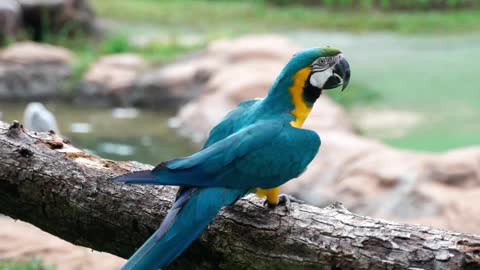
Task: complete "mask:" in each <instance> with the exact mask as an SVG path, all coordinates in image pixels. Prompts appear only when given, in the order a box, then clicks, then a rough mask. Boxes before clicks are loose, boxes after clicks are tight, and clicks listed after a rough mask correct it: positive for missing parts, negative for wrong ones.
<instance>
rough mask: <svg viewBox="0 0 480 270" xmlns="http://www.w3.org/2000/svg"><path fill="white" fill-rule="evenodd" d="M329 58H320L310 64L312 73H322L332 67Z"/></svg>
mask: <svg viewBox="0 0 480 270" xmlns="http://www.w3.org/2000/svg"><path fill="white" fill-rule="evenodd" d="M330 58H331V57H320V58H318V59H317V60H315V62H313V64H312V71H314V72H318V71H324V70H326V69H327V68H329V67H330V66H331V65H332V63H333V62H332V61H334V60H331V59H330Z"/></svg>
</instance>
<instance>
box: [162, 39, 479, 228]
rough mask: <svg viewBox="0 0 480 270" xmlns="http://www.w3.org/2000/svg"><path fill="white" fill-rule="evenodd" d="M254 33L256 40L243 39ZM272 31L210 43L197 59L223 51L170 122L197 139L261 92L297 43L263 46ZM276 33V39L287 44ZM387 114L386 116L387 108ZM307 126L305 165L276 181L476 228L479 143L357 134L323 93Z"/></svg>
mask: <svg viewBox="0 0 480 270" xmlns="http://www.w3.org/2000/svg"><path fill="white" fill-rule="evenodd" d="M255 39H258V44H259V45H258V46H255V45H248V44H255ZM270 39H272V37H267V38H264V37H248V38H246V39H236V40H230V41H222V42H219V43H215V44H214V45H212V46H210V47H209V48H208V50H207V53H206V55H204V56H203V58H202V61H206V60H205V57H207V56H209V55H210V54H209V52H214V53H212V54H211V55H210V57H211V58H212V59H219V58H220V59H222V61H220V63H221V64H220V65H219V66H213V68H209V69H208V76H206V77H205V78H206V79H205V80H204V82H203V83H200V84H198V85H197V87H199V88H200V89H201V90H199V91H200V92H204V93H205V94H204V95H201V96H200V97H198V98H196V99H195V100H192V101H190V102H189V103H188V104H187V105H185V106H184V107H183V108H182V109H181V110H180V111H179V113H178V114H177V116H176V117H175V118H173V119H171V121H170V125H171V126H172V127H175V128H178V129H179V132H180V133H181V134H183V135H185V136H190V137H192V138H193V139H194V140H195V141H197V142H198V143H202V142H203V141H204V140H205V138H206V137H207V136H208V132H209V131H210V129H211V128H212V127H213V126H215V125H216V124H217V123H218V122H220V121H221V119H222V118H223V117H224V115H225V114H226V113H227V112H228V111H230V110H231V109H233V108H234V107H235V106H236V104H238V102H239V101H241V100H244V99H250V98H255V97H263V96H264V95H265V94H266V92H267V90H268V88H269V85H271V83H272V82H273V80H274V78H275V77H276V76H277V74H278V72H279V70H280V69H281V67H282V66H283V65H284V64H285V62H287V60H288V58H290V57H291V55H292V51H293V50H296V49H297V48H296V47H295V46H294V45H291V46H292V48H283V49H281V50H277V49H273V51H271V50H269V49H268V48H271V46H270V47H269V46H265V48H263V46H262V45H261V44H264V43H263V40H270ZM275 39H278V40H277V41H276V42H275V44H290V43H289V42H288V41H286V40H283V41H281V38H279V37H275ZM246 40H247V41H248V42H247V41H246ZM269 42H273V41H272V40H270V41H269ZM266 43H267V44H268V42H266ZM238 44H240V45H238ZM256 48H258V50H259V51H256ZM242 50H244V52H245V53H240V51H242ZM282 51H284V52H287V53H285V54H282V53H281V52H282ZM247 52H248V53H247ZM250 56H252V57H250ZM191 61H192V63H195V60H194V59H192V60H191ZM217 61H218V60H217ZM252 71H253V72H252ZM186 83H188V81H187V82H186ZM347 91H348V90H347ZM384 114H385V113H384ZM386 116H388V117H383V118H386V120H388V121H391V119H392V117H391V116H392V114H386ZM395 119H397V118H395ZM408 119H410V120H409V121H407V122H411V121H419V119H416V118H413V117H408ZM377 120H378V119H377ZM394 121H397V120H394ZM305 128H308V129H312V130H315V131H316V132H317V133H318V134H319V135H320V137H321V139H322V147H321V148H320V152H319V154H318V155H317V157H316V158H315V159H314V160H313V161H312V163H311V164H310V165H309V168H308V170H307V171H306V172H305V173H304V174H302V175H301V176H299V177H298V179H295V180H293V181H290V182H288V183H287V184H286V185H284V186H283V187H282V189H283V191H284V192H287V193H290V194H293V195H295V196H296V197H299V198H301V199H303V200H305V201H307V202H309V203H312V204H315V205H318V206H326V205H329V204H331V203H333V202H336V201H339V202H342V203H343V204H345V206H346V207H347V208H349V209H350V210H352V211H355V212H357V213H359V214H363V215H371V216H375V217H380V218H385V219H389V220H396V221H401V222H410V223H422V224H426V225H433V226H436V227H440V228H445V229H449V230H454V231H462V232H470V233H480V229H479V224H480V204H478V203H477V202H478V197H479V196H480V169H479V168H480V147H472V148H467V149H458V150H453V151H449V152H446V153H423V152H415V151H404V150H399V149H394V148H392V147H389V146H386V145H384V144H383V143H381V142H379V141H376V140H373V139H369V138H366V137H364V136H361V135H359V134H356V133H355V129H354V126H353V124H352V122H351V121H350V119H349V116H348V114H347V113H346V112H345V111H344V110H343V108H341V107H340V106H339V105H337V104H335V103H334V102H332V101H331V100H330V99H328V97H327V96H325V95H322V96H321V97H320V99H319V100H318V101H317V103H316V104H315V107H314V109H313V111H312V112H311V114H310V116H309V118H308V119H307V121H306V122H305Z"/></svg>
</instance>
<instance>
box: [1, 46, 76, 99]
mask: <svg viewBox="0 0 480 270" xmlns="http://www.w3.org/2000/svg"><path fill="white" fill-rule="evenodd" d="M72 59H73V57H72V55H71V53H70V52H68V51H67V50H65V49H63V48H59V47H55V46H51V45H42V44H36V43H31V42H24V43H16V44H14V45H12V46H10V47H8V48H6V49H5V50H3V51H1V52H0V99H3V100H38V99H46V98H60V97H63V96H64V91H63V88H64V86H65V84H66V83H67V80H68V78H69V77H70V72H71V68H70V65H71V63H72Z"/></svg>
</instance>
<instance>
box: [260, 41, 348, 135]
mask: <svg viewBox="0 0 480 270" xmlns="http://www.w3.org/2000/svg"><path fill="white" fill-rule="evenodd" d="M349 81H350V66H349V64H348V62H347V60H346V59H345V57H344V56H343V55H342V53H341V52H340V51H339V50H337V49H335V48H332V47H317V48H310V49H306V50H303V51H301V52H299V53H297V54H295V55H294V56H293V57H292V59H291V60H290V61H289V62H288V64H287V65H286V66H285V68H284V69H283V70H282V72H281V73H280V75H279V76H278V78H277V80H276V81H275V83H274V84H273V85H272V88H271V89H270V92H269V93H268V95H267V98H266V99H265V100H266V103H267V104H269V106H270V107H271V108H281V109H282V108H286V109H287V110H289V111H290V112H291V114H292V115H293V117H294V118H295V121H294V124H292V125H294V126H295V127H300V126H302V125H303V122H304V121H305V119H306V118H307V116H308V114H309V113H310V111H311V109H312V107H313V104H314V103H315V101H316V100H317V99H318V97H319V96H320V94H321V93H322V91H323V90H328V89H333V88H337V87H339V86H341V87H342V90H344V89H345V88H346V87H347V86H348V83H349ZM284 106H285V107H284ZM292 106H293V108H292Z"/></svg>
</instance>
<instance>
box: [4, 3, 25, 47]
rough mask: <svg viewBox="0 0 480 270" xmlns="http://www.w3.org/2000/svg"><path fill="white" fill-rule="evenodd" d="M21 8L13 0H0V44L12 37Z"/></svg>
mask: <svg viewBox="0 0 480 270" xmlns="http://www.w3.org/2000/svg"><path fill="white" fill-rule="evenodd" d="M21 15H22V10H21V8H20V5H19V4H18V2H17V1H15V0H3V1H1V2H0V45H2V44H3V43H5V42H6V41H8V40H9V39H11V38H13V37H14V36H15V34H16V33H17V30H18V27H19V23H20V17H21Z"/></svg>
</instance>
